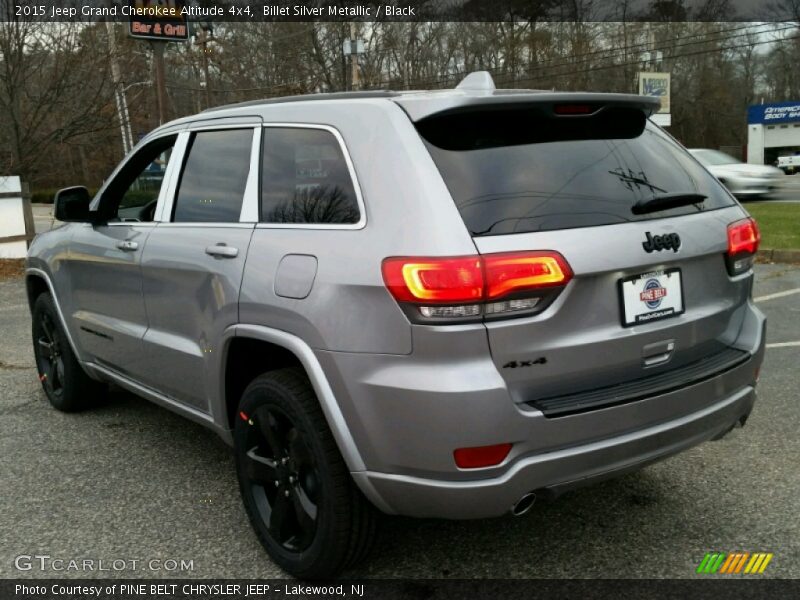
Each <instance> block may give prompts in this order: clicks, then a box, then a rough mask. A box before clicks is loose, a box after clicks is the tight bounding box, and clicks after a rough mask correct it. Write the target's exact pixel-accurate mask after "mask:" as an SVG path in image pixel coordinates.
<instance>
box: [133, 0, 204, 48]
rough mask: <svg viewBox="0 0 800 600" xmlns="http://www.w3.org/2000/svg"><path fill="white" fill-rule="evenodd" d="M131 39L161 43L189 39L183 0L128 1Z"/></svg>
mask: <svg viewBox="0 0 800 600" xmlns="http://www.w3.org/2000/svg"><path fill="white" fill-rule="evenodd" d="M130 2H131V8H130V13H129V14H130V28H129V33H130V35H131V37H135V38H139V39H144V40H158V41H162V42H173V41H178V42H180V41H184V40H188V39H189V24H188V20H187V15H186V11H185V10H184V7H185V3H184V0H130Z"/></svg>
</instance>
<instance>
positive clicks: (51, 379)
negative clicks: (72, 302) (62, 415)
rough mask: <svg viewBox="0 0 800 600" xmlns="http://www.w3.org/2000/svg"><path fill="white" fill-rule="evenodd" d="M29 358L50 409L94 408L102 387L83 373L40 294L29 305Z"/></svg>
mask: <svg viewBox="0 0 800 600" xmlns="http://www.w3.org/2000/svg"><path fill="white" fill-rule="evenodd" d="M32 321H33V322H32V326H31V330H32V335H33V354H34V357H35V358H36V368H37V370H38V371H39V381H41V383H42V388H43V389H44V393H45V394H47V399H48V400H49V401H50V404H52V405H53V407H54V408H56V409H58V410H60V411H62V412H77V411H81V410H86V409H87V408H91V407H93V406H95V405H96V404H97V403H98V402H99V401H100V399H101V398H102V397H103V396H104V393H105V390H106V386H105V385H104V384H103V383H100V382H99V381H95V380H94V379H92V378H91V377H89V376H88V375H87V374H86V371H84V370H83V367H81V365H80V363H79V362H78V359H77V358H76V357H75V354H74V353H73V352H72V347H71V346H70V345H69V340H68V339H67V335H66V333H65V332H64V328H63V326H62V325H61V319H60V318H59V316H58V312H57V311H56V307H55V304H54V302H53V298H52V297H51V296H50V294H48V293H44V294H40V295H39V297H38V298H36V301H35V302H34V304H33V315H32Z"/></svg>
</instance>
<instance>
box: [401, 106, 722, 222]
mask: <svg viewBox="0 0 800 600" xmlns="http://www.w3.org/2000/svg"><path fill="white" fill-rule="evenodd" d="M551 115H552V113H549V114H548V113H547V112H546V111H545V110H544V109H537V108H530V107H526V108H522V109H520V108H515V109H513V110H509V109H505V110H490V111H487V110H482V111H473V112H467V113H456V114H449V115H438V116H437V115H434V116H433V117H429V118H427V119H424V120H422V121H420V122H419V123H417V129H418V131H419V133H420V135H421V136H422V138H423V140H424V141H425V144H426V146H427V147H428V150H429V152H430V153H431V156H432V157H433V160H434V162H435V163H436V165H437V167H438V168H439V171H440V172H441V174H442V177H443V178H444V181H445V183H446V184H447V187H448V188H449V190H450V193H451V195H452V196H453V199H454V200H455V202H456V205H457V206H458V210H459V212H460V213H461V217H462V218H463V219H464V222H465V224H466V225H467V228H468V229H469V230H470V232H471V233H472V235H473V236H484V235H502V234H511V233H525V232H531V231H552V230H556V229H569V228H577V227H592V226H597V225H611V224H615V223H625V222H629V221H641V220H647V219H658V218H663V217H672V216H678V215H686V214H693V213H697V212H701V211H707V210H714V209H717V208H722V207H725V206H731V205H732V204H734V201H733V199H732V198H731V197H730V195H729V194H728V193H727V191H725V189H724V188H723V187H722V186H721V185H720V184H719V183H718V182H717V180H716V179H714V178H713V176H711V175H710V174H709V173H708V172H707V171H706V170H705V169H704V168H703V167H701V166H700V165H699V164H698V163H697V161H695V160H694V158H692V157H691V156H690V155H689V154H688V153H687V152H686V151H685V150H684V149H683V148H682V147H681V146H680V145H678V144H677V143H675V142H674V141H673V140H672V139H671V138H670V137H669V136H668V135H666V134H665V133H664V132H662V131H661V130H659V129H658V128H657V127H656V126H654V125H652V124H651V123H650V122H648V121H647V120H646V119H645V117H644V114H643V113H642V112H641V111H639V110H635V109H627V108H621V107H618V108H615V107H609V108H606V109H604V110H601V111H599V112H598V113H597V114H595V115H593V116H587V117H584V116H581V117H575V116H567V117H564V116H555V117H554V116H551ZM671 193H699V194H704V195H705V196H707V198H706V200H705V202H703V203H702V204H692V205H688V206H681V207H677V208H671V209H667V210H661V211H658V212H650V213H646V214H640V215H635V214H634V213H633V212H632V210H631V207H632V206H633V205H634V204H635V203H636V202H638V201H640V200H647V199H649V198H652V197H653V196H660V195H662V194H671Z"/></svg>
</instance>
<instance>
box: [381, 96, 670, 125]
mask: <svg viewBox="0 0 800 600" xmlns="http://www.w3.org/2000/svg"><path fill="white" fill-rule="evenodd" d="M391 100H392V101H393V102H396V103H397V104H398V105H400V107H401V108H402V109H403V110H404V111H405V112H406V114H408V116H409V118H410V119H411V120H412V121H414V122H417V121H421V120H423V119H426V118H428V117H432V116H433V115H436V116H444V115H452V114H458V113H465V112H477V111H481V110H504V109H519V108H522V107H523V106H525V105H529V106H531V107H534V106H535V107H536V108H537V109H539V110H545V111H547V112H552V114H553V115H554V116H568V117H576V118H580V117H581V116H590V115H593V114H597V113H598V112H600V111H602V110H605V109H606V108H610V107H615V108H627V109H637V110H641V111H642V112H643V113H645V116H647V117H649V116H650V115H652V114H653V113H655V112H656V111H657V110H658V109H659V107H660V106H661V101H660V100H659V99H658V98H655V97H653V96H637V95H634V94H604V93H592V92H586V93H584V92H534V91H529V90H524V91H523V90H495V91H493V92H491V93H489V94H470V93H464V94H459V93H452V92H450V93H441V92H439V93H437V92H430V93H421V94H408V95H406V94H403V95H400V96H396V97H394V98H391Z"/></svg>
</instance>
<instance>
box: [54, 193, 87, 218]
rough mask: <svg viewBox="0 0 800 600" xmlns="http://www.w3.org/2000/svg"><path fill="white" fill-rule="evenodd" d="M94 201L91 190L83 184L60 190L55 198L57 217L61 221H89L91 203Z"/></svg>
mask: <svg viewBox="0 0 800 600" xmlns="http://www.w3.org/2000/svg"><path fill="white" fill-rule="evenodd" d="M91 201H92V199H91V197H90V196H89V190H87V189H86V188H85V187H83V186H82V185H78V186H74V187H68V188H64V189H63V190H58V191H57V192H56V195H55V197H54V198H53V204H54V205H55V218H56V219H57V220H59V221H72V222H78V223H88V222H89V221H91V219H90V218H89V203H90V202H91Z"/></svg>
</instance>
